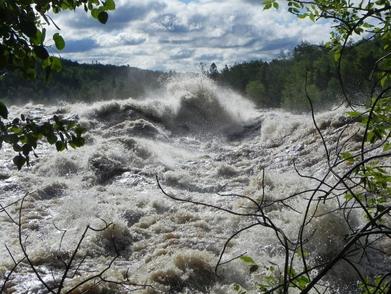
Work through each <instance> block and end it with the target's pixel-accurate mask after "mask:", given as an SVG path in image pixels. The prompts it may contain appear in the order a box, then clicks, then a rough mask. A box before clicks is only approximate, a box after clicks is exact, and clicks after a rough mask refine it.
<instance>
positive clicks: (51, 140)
mask: <svg viewBox="0 0 391 294" xmlns="http://www.w3.org/2000/svg"><path fill="white" fill-rule="evenodd" d="M46 139H47V140H48V143H49V144H50V145H53V144H54V143H56V142H57V136H56V135H55V134H54V133H49V134H48V135H47V136H46Z"/></svg>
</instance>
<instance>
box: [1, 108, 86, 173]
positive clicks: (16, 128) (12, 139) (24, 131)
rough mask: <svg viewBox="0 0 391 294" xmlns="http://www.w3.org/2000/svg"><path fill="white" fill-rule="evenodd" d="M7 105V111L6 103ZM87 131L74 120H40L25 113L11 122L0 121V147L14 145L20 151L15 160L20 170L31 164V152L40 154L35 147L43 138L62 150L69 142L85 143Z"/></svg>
mask: <svg viewBox="0 0 391 294" xmlns="http://www.w3.org/2000/svg"><path fill="white" fill-rule="evenodd" d="M4 108H5V110H6V107H5V106H4ZM5 113H7V112H5ZM2 117H3V119H6V118H7V117H6V116H5V117H4V116H2ZM84 132H85V130H84V129H83V128H82V127H81V126H80V125H78V124H77V123H76V122H75V121H73V120H66V119H62V118H60V117H58V116H54V117H53V118H52V119H51V120H48V121H45V122H40V123H37V122H35V121H34V120H32V119H30V118H26V117H25V116H24V115H23V114H22V115H21V116H20V118H14V119H13V120H12V121H4V120H1V121H0V147H1V146H2V144H3V143H8V144H10V145H11V146H12V148H13V150H14V151H15V152H16V153H17V155H16V156H15V157H14V158H13V162H14V164H15V165H16V167H17V168H18V169H19V170H20V169H21V168H22V167H23V166H24V165H25V164H26V165H29V164H30V155H31V153H32V154H33V155H34V156H35V157H37V155H36V153H35V151H34V150H35V149H36V148H37V146H38V143H39V142H40V141H42V139H46V141H47V142H48V143H49V144H51V145H55V146H56V148H57V151H63V150H65V149H67V148H68V145H69V146H71V147H72V148H77V147H81V146H83V145H84V143H85V140H84V138H83V137H82V135H83V133H84Z"/></svg>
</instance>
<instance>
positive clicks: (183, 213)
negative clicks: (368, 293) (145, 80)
mask: <svg viewBox="0 0 391 294" xmlns="http://www.w3.org/2000/svg"><path fill="white" fill-rule="evenodd" d="M344 111H345V110H344V109H339V110H335V111H331V112H326V113H322V114H318V115H317V119H318V122H319V124H320V126H321V128H322V131H323V133H324V135H325V137H326V139H327V140H328V141H330V142H333V140H336V136H337V135H338V132H337V131H338V129H339V128H341V127H342V125H343V124H344V120H343V119H342V118H343V114H344ZM20 113H25V114H28V115H30V116H32V117H39V118H41V119H45V117H50V116H52V115H53V114H54V113H60V114H62V115H64V116H70V115H75V114H76V115H77V117H78V119H79V121H80V123H82V124H83V125H84V126H85V127H86V128H87V129H88V133H87V135H86V139H87V143H86V145H85V146H84V147H82V148H80V149H77V150H68V151H66V152H61V153H57V152H55V151H54V150H53V148H52V147H48V146H46V145H42V146H39V148H38V149H37V153H38V156H39V158H38V159H34V160H33V161H32V164H31V167H28V168H24V169H23V170H22V171H21V172H18V171H16V170H15V167H14V166H13V165H12V162H11V160H10V158H12V156H13V152H12V151H11V149H10V148H9V147H7V146H4V147H3V151H2V155H1V171H0V176H1V178H2V180H1V181H0V189H1V194H0V200H1V204H2V205H3V206H7V205H8V204H11V203H13V202H15V201H18V200H20V199H21V198H22V197H23V196H24V195H25V194H26V193H27V192H29V195H28V196H27V198H26V200H25V203H24V205H23V210H22V215H21V220H22V235H23V236H22V238H23V242H24V244H25V247H26V251H27V253H28V255H29V257H30V259H31V261H32V263H33V264H34V265H35V266H36V269H37V270H38V271H39V273H40V275H41V276H42V278H43V279H44V281H46V282H47V283H48V285H49V286H50V285H53V284H54V282H53V281H54V280H57V282H58V280H59V279H60V277H61V275H62V273H63V272H64V263H63V262H62V260H65V261H67V260H69V258H70V256H71V254H72V252H73V250H74V248H76V246H77V244H78V241H79V240H80V238H81V236H82V234H83V231H84V230H85V228H86V226H87V225H90V226H92V227H94V228H102V227H104V226H105V224H106V223H112V224H113V225H112V226H110V228H109V229H107V230H105V231H102V232H94V231H89V232H88V233H87V235H86V237H85V239H84V240H83V242H82V245H81V246H80V248H79V250H78V252H77V254H76V256H75V262H74V267H73V268H72V270H71V272H72V274H70V275H69V276H70V278H69V279H67V280H66V286H67V287H68V289H70V288H72V287H73V286H74V285H76V284H77V283H79V282H80V281H82V280H83V279H85V278H87V277H89V276H92V275H94V274H96V273H97V272H99V271H102V270H103V269H104V268H106V267H107V266H108V264H110V262H111V260H112V259H113V258H114V257H115V256H116V252H118V253H119V254H120V256H119V258H117V259H116V260H115V262H114V263H113V264H112V266H111V267H110V269H109V270H108V271H107V272H106V273H105V277H107V279H111V280H116V281H124V280H125V279H128V281H132V282H134V283H138V284H148V285H152V286H153V288H146V289H140V290H137V291H136V293H235V292H234V290H233V287H232V285H233V284H234V283H238V284H240V285H241V286H243V287H244V288H246V289H249V290H250V293H251V291H253V292H254V293H256V292H255V290H251V289H254V285H255V284H256V282H257V281H260V280H261V279H262V275H263V274H265V269H267V268H269V267H270V265H274V266H276V267H277V268H278V266H280V267H281V268H282V267H283V263H284V252H283V250H282V248H281V245H280V243H279V242H278V240H277V239H276V236H275V233H274V232H273V231H272V230H268V229H266V228H262V227H255V228H253V229H250V230H248V231H245V232H243V233H241V234H239V235H238V236H236V237H235V238H233V239H232V241H230V242H229V244H228V246H227V248H226V253H225V255H224V256H223V261H226V260H229V259H231V258H233V257H236V256H238V255H241V254H246V255H248V256H251V257H252V258H253V259H254V260H255V262H256V263H257V264H258V265H259V270H258V271H257V272H256V273H254V274H250V273H249V269H248V266H246V265H245V264H242V263H241V262H240V260H237V259H236V260H234V261H232V262H229V263H227V264H224V265H222V266H220V267H219V272H218V276H216V275H215V273H214V266H215V264H216V262H217V261H218V257H219V254H220V252H221V250H222V248H223V245H224V244H225V241H226V240H227V239H228V238H229V237H230V236H231V235H232V234H234V233H235V232H237V231H238V230H240V229H241V228H243V227H245V226H246V225H248V224H249V223H250V222H251V218H246V217H243V216H234V215H231V214H228V213H226V212H224V211H219V210H216V209H214V208H211V207H205V206H198V205H195V204H190V203H183V202H179V201H175V200H172V199H170V198H168V197H167V196H165V195H164V194H163V193H162V191H161V190H160V189H159V188H158V185H157V180H156V176H158V178H159V179H160V183H161V185H162V187H163V189H164V190H165V191H166V192H167V193H171V194H172V195H175V196H176V197H178V198H182V199H187V200H193V201H197V202H204V203H208V204H211V205H215V206H218V207H224V208H225V209H230V210H234V211H240V212H242V213H243V212H246V211H247V212H248V211H250V212H251V211H252V210H254V207H252V206H251V203H249V202H248V201H245V200H243V199H242V198H238V197H229V196H224V195H227V194H240V195H246V196H249V197H251V198H253V199H258V200H259V199H260V197H264V198H265V199H266V201H269V202H270V203H271V202H272V201H273V200H276V199H281V198H285V197H287V196H289V195H291V194H293V193H296V192H300V191H302V190H305V189H307V188H309V187H312V186H313V185H314V182H312V181H311V180H310V179H304V178H302V177H300V176H299V175H298V174H297V173H296V172H295V171H294V168H293V164H292V161H293V160H295V162H296V166H297V168H298V169H299V170H301V171H302V172H303V173H305V174H309V175H311V176H314V177H321V176H322V175H323V173H324V167H325V164H326V163H325V160H324V158H325V153H324V150H323V147H322V144H321V140H320V138H319V136H318V135H317V134H316V132H315V128H314V126H313V123H312V120H311V117H310V116H309V115H293V114H290V113H287V112H283V111H280V110H260V109H256V108H255V107H254V105H253V104H252V103H251V102H249V101H248V100H246V99H245V98H243V97H241V96H240V95H238V94H236V93H234V92H233V91H231V90H229V89H224V88H222V87H219V86H217V85H215V84H214V83H213V82H212V81H210V80H208V79H206V78H202V77H188V78H183V77H182V78H180V79H172V80H170V81H169V82H168V83H167V85H166V86H165V88H164V90H161V92H159V93H151V94H150V95H149V97H147V98H145V99H143V100H133V99H128V100H121V101H114V100H113V101H106V102H96V103H94V104H83V103H80V104H64V105H60V106H57V107H53V106H50V107H49V106H43V105H34V104H29V105H25V106H23V107H12V108H11V114H12V116H16V115H18V114H20ZM352 132H353V131H352ZM351 134H352V133H349V132H346V135H344V136H346V137H348V136H350V135H351ZM263 170H264V171H265V174H264V176H263ZM286 204H287V205H286V206H284V205H277V204H276V205H270V206H269V207H268V208H267V213H268V215H269V217H270V218H272V219H273V220H274V222H275V224H277V225H278V226H279V227H281V228H282V229H283V230H284V231H285V232H286V233H287V234H288V235H289V236H292V237H294V236H295V235H297V231H298V228H299V225H300V223H301V220H302V210H303V209H304V207H305V205H306V195H305V194H303V196H302V197H296V198H294V199H292V200H287V201H286ZM19 205H20V202H18V203H17V204H16V205H11V206H9V207H8V208H7V212H8V213H9V214H10V215H11V216H12V218H13V219H14V220H16V221H17V220H18V215H19V212H20V211H19V208H20V206H19ZM325 209H329V208H325ZM0 220H1V230H0V240H1V246H0V273H1V274H2V276H3V275H5V274H7V273H9V270H10V269H11V268H12V267H13V264H14V262H13V260H12V258H11V257H10V254H9V252H8V250H7V248H6V247H5V246H4V245H7V247H8V248H9V250H10V252H12V254H13V257H14V259H15V260H19V259H21V257H22V252H21V249H20V246H19V243H18V227H17V226H16V225H15V224H14V223H13V222H12V221H11V220H10V218H9V217H8V216H7V215H6V214H5V213H4V211H3V212H2V213H1V219H0ZM339 221H340V216H339V215H337V214H335V215H333V214H330V215H328V216H327V217H323V218H321V219H319V220H318V221H315V222H314V224H313V226H315V228H313V232H315V233H314V234H315V238H313V239H314V240H316V241H313V243H310V244H309V245H308V246H309V248H310V249H311V252H312V253H311V255H312V256H314V258H315V257H316V258H318V257H322V258H326V257H327V256H330V255H332V254H334V253H335V252H336V250H337V248H339V246H341V245H343V242H344V236H345V234H346V233H347V231H348V228H345V227H344V226H341V225H340V222H339ZM357 221H358V222H359V221H360V220H359V219H358V220H357ZM112 239H114V241H115V247H114V246H113V243H112ZM341 272H343V273H344V275H343V277H342V284H344V283H345V284H349V283H351V282H352V281H353V280H354V279H355V277H354V273H353V272H352V271H351V269H348V267H347V266H346V267H341V268H339V269H336V270H335V273H334V278H332V279H331V280H333V279H334V280H335V277H339V278H341V274H340V273H341ZM110 287H111V288H110ZM134 288H135V287H134V286H129V287H125V288H123V287H117V286H116V285H115V284H113V285H112V286H108V289H111V291H112V292H101V293H128V292H129V291H130V290H132V289H134ZM6 291H7V293H47V291H46V290H44V288H43V286H42V283H41V282H40V281H39V280H38V279H37V278H36V275H35V274H34V273H33V271H32V270H31V267H30V266H29V265H28V263H27V262H22V263H21V264H20V265H19V266H18V267H17V269H16V270H15V273H13V274H12V275H11V277H10V281H9V282H8V284H7V289H6ZM107 291H108V290H107ZM154 291H155V292H154ZM333 291H334V292H335V291H336V290H335V288H334V290H333ZM333 291H331V292H333ZM341 291H342V290H341ZM75 293H79V292H75Z"/></svg>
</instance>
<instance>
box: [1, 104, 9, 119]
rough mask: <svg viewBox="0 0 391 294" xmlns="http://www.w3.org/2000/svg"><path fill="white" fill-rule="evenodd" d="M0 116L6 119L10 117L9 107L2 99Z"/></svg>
mask: <svg viewBox="0 0 391 294" xmlns="http://www.w3.org/2000/svg"><path fill="white" fill-rule="evenodd" d="M0 116H1V117H2V118H4V119H7V118H8V109H7V106H5V104H4V103H3V102H1V101H0Z"/></svg>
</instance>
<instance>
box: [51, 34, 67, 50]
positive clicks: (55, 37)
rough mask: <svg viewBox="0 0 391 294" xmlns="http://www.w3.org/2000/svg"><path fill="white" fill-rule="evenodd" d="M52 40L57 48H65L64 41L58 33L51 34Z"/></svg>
mask: <svg viewBox="0 0 391 294" xmlns="http://www.w3.org/2000/svg"><path fill="white" fill-rule="evenodd" d="M53 40H54V43H55V44H56V48H57V49H58V50H63V49H64V48H65V41H64V39H63V37H62V36H61V35H60V34H59V33H55V34H54V35H53Z"/></svg>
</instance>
